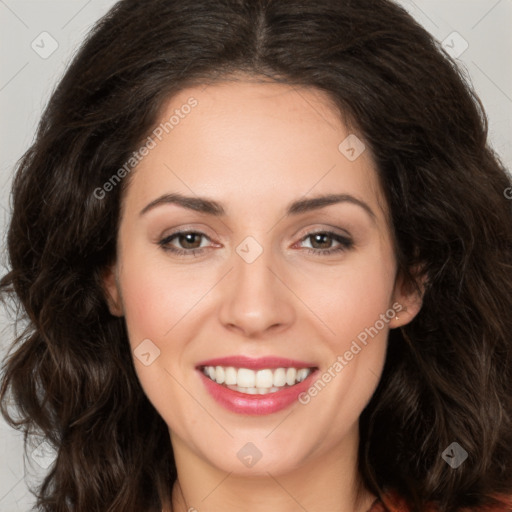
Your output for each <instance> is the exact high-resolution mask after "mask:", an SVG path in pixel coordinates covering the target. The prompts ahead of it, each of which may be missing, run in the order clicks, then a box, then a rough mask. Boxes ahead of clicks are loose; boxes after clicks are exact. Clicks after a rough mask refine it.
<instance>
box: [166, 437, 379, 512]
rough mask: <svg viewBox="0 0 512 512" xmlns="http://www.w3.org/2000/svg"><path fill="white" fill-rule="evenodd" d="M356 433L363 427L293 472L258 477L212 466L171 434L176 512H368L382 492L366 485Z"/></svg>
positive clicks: (261, 474) (269, 471)
mask: <svg viewBox="0 0 512 512" xmlns="http://www.w3.org/2000/svg"><path fill="white" fill-rule="evenodd" d="M354 436H355V440H357V439H358V434H357V429H356V430H355V431H354V432H353V433H352V439H348V438H346V439H345V440H344V444H343V446H341V445H340V446H338V447H335V448H333V449H331V450H328V451H327V452H326V453H322V454H319V455H318V456H316V457H314V458H308V460H307V462H304V463H303V464H302V465H301V466H299V467H294V468H293V469H292V470H290V471H287V472H282V473H273V472H272V469H271V468H268V470H265V471H260V473H259V474H258V475H255V476H252V475H240V474H237V473H234V472H227V471H222V470H220V469H219V468H216V467H214V466H212V465H211V464H209V463H208V462H206V461H204V460H203V459H200V458H198V457H197V455H196V454H195V453H193V452H191V451H189V450H188V449H187V447H186V445H185V444H183V443H182V442H181V440H179V439H178V438H176V437H175V436H172V435H171V437H172V440H173V448H174V453H175V457H176V466H177V469H178V479H177V481H176V482H175V484H174V487H173V492H172V512H196V511H197V512H214V511H218V510H222V511H223V512H235V511H236V512H239V511H240V510H244V511H247V512H267V511H268V510H269V509H270V510H275V511H276V512H297V511H302V510H307V511H308V512H325V510H330V511H333V512H334V511H336V512H367V511H368V510H369V509H370V508H371V505H372V503H373V502H374V501H375V499H376V496H375V495H373V494H372V493H371V492H369V491H368V490H367V489H366V488H365V487H364V486H363V485H362V482H361V479H360V475H359V473H358V469H357V443H354ZM349 437H350V436H349Z"/></svg>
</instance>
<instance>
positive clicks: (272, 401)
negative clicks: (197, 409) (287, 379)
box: [198, 370, 318, 416]
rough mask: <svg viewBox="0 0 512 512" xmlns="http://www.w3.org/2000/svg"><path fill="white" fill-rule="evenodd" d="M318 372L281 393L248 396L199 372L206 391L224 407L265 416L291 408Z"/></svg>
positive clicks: (313, 372)
mask: <svg viewBox="0 0 512 512" xmlns="http://www.w3.org/2000/svg"><path fill="white" fill-rule="evenodd" d="M317 371H318V370H313V371H312V372H311V373H310V374H309V375H308V376H307V378H306V379H304V380H303V381H302V382H299V383H298V384H295V385H294V386H291V387H289V388H283V389H282V390H281V391H275V392H274V393H267V394H266V395H247V394H245V393H240V392H239V391H233V390H232V389H229V388H227V387H225V386H223V385H221V384H217V383H216V382H214V381H213V380H212V379H209V378H208V377H206V375H205V374H204V373H203V372H202V370H198V372H199V375H200V376H201V378H202V380H203V383H204V385H205V386H206V389H207V390H208V392H209V393H210V395H211V396H212V397H213V398H214V399H215V400H216V401H217V402H218V403H219V404H220V405H222V406H223V407H225V408H226V409H228V410H229V411H232V412H236V413H238V414H252V415H256V416H259V415H263V414H272V413H274V412H278V411H281V410H283V409H286V408H287V407H289V406H290V405H291V404H293V402H295V401H296V400H297V399H298V396H299V395H300V394H301V393H302V392H304V391H306V390H307V389H308V388H309V387H310V385H311V382H312V380H313V378H314V376H315V375H316V373H317Z"/></svg>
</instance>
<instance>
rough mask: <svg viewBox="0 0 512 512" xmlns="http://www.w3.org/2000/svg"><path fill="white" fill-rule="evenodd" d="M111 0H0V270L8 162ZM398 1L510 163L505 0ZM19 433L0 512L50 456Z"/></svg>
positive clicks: (5, 330) (4, 330)
mask: <svg viewBox="0 0 512 512" xmlns="http://www.w3.org/2000/svg"><path fill="white" fill-rule="evenodd" d="M141 1H143V0H141ZM114 3H115V2H114V1H112V0H60V1H59V0H51V1H46V0H33V1H23V0H0V41H1V47H0V48H1V50H0V60H1V65H0V112H1V117H0V130H1V132H0V155H1V158H0V233H2V246H1V248H2V251H1V254H2V258H1V263H2V268H1V269H0V272H1V273H2V274H3V273H4V264H5V250H4V248H5V243H4V233H5V226H6V223H7V222H8V219H9V206H8V204H9V201H8V196H9V188H10V182H11V179H12V171H13V167H14V165H15V163H16V161H17V160H18V159H19V158H20V157H21V155H22V154H23V152H24V151H25V150H26V149H27V148H28V147H29V145H30V143H31V141H32V139H33V136H34V133H35V128H36V126H37V122H38V119H39V117H40V114H41V111H42V108H43V107H44V105H45V104H46V102H47V100H48V98H49V96H50V94H51V92H52V90H53V88H54V87H55V85H56V83H57V82H58V80H59V78H60V77H61V76H62V74H63V72H64V69H65V67H66V64H67V63H68V62H69V60H70V58H71V57H72V55H73V54H74V52H75V50H76V48H77V46H78V44H79V43H80V42H81V41H82V40H83V38H84V36H85V34H86V33H87V32H88V30H89V28H90V27H91V26H92V24H93V23H94V22H95V21H96V20H97V19H98V18H99V17H101V16H102V15H103V14H104V13H105V12H106V11H107V10H108V9H109V8H110V7H111V6H112V5H113V4H114ZM399 3H401V4H402V5H404V7H406V9H407V10H408V11H409V12H410V13H411V14H412V15H413V16H414V17H415V18H416V19H417V20H418V21H419V22H420V23H421V24H422V25H423V26H424V27H425V28H426V29H427V30H428V31H429V32H431V33H432V34H433V35H434V36H435V37H436V38H437V39H438V40H439V41H445V44H446V46H447V50H448V51H451V52H454V53H457V55H458V54H459V53H460V52H462V50H464V51H463V53H461V54H460V55H458V59H459V62H460V65H461V66H462V67H463V69H465V70H466V73H467V74H468V76H469V78H470V80H471V82H472V83H473V86H474V88H475V89H476V91H477V93H478V94H479V96H480V98H481V99H482V101H483V104H484V106H485V108H486V111H487V114H488V117H489V132H490V133H489V135H490V141H491V144H492V146H493V147H494V149H495V150H496V151H497V152H498V154H499V155H500V156H501V158H502V160H503V161H504V163H505V164H506V165H507V167H508V168H509V169H511V168H512V143H511V138H510V133H511V128H512V64H511V63H512V32H511V31H510V26H511V22H512V0H415V1H413V0H401V1H400V2H399ZM453 32H457V33H458V34H459V35H457V34H455V35H453ZM45 33H46V34H45ZM466 45H467V48H466ZM465 48H466V49H465ZM52 51H53V53H52ZM50 53H51V54H50ZM0 333H1V334H0V349H2V350H4V349H5V347H6V345H7V344H8V343H9V342H10V341H11V340H12V337H13V331H12V327H11V326H10V324H9V322H8V318H7V317H6V313H5V312H4V311H3V310H2V311H1V312H0ZM2 353H3V352H0V354H2ZM0 357H1V356H0ZM22 441H23V439H22V436H21V434H19V433H18V432H16V431H14V430H12V429H10V428H9V427H7V426H6V424H5V423H4V422H3V420H2V419H0V512H16V511H23V512H26V511H28V510H29V509H30V508H31V507H32V504H33V502H34V500H33V498H32V496H31V495H30V493H29V492H28V488H27V482H28V483H35V482H37V481H38V479H40V478H41V477H42V476H43V475H44V474H45V472H46V471H47V469H46V468H47V467H48V465H49V464H51V462H52V460H53V455H52V453H51V449H49V447H48V446H47V445H46V444H45V443H42V440H39V441H34V443H33V444H34V446H33V449H31V450H30V451H29V454H28V457H26V458H24V456H23V450H22Z"/></svg>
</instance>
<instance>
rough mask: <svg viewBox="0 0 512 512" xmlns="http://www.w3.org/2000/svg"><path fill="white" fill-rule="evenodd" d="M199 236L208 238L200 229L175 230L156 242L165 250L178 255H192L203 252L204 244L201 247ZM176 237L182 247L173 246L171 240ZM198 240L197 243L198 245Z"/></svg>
mask: <svg viewBox="0 0 512 512" xmlns="http://www.w3.org/2000/svg"><path fill="white" fill-rule="evenodd" d="M201 237H204V238H207V239H208V240H209V238H208V237H207V236H206V235H205V234H204V233H201V232H200V231H176V232H175V233H171V234H170V235H168V236H166V237H165V238H163V239H162V240H160V241H159V242H158V244H159V245H160V246H161V247H162V248H163V249H164V250H165V251H170V252H172V253H174V254H177V255H180V256H187V255H188V256H190V255H192V256H194V255H196V254H199V253H202V252H204V246H203V247H201ZM175 239H176V242H177V243H179V244H180V245H181V246H182V247H183V249H182V248H179V247H175V246H174V245H172V242H173V241H174V240H175ZM198 241H199V245H198Z"/></svg>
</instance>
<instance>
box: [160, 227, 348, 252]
mask: <svg viewBox="0 0 512 512" xmlns="http://www.w3.org/2000/svg"><path fill="white" fill-rule="evenodd" d="M190 234H193V235H200V236H203V237H205V238H207V239H208V240H209V237H208V236H207V235H205V234H204V233H201V232H200V231H176V232H175V233H171V234H170V235H168V236H166V237H165V238H163V239H162V240H160V241H159V242H158V245H160V246H161V247H162V249H164V250H165V251H170V252H172V253H174V254H176V255H177V256H196V255H199V254H201V253H202V252H203V251H204V249H205V248H204V247H203V248H199V249H179V248H176V247H172V246H170V245H169V244H170V243H171V241H172V240H173V239H174V238H176V237H178V236H180V235H190ZM314 235H327V236H329V237H330V238H332V239H333V240H335V241H336V242H338V243H339V244H340V246H339V247H337V248H335V249H325V250H322V249H311V248H309V247H306V250H307V252H308V253H310V254H315V255H319V256H329V255H331V254H334V253H340V252H343V251H346V250H349V249H351V248H352V247H353V245H354V242H353V241H352V240H351V239H350V238H347V237H344V236H342V235H339V234H337V233H334V232H333V231H314V232H312V233H308V234H307V235H306V236H305V237H303V238H302V239H301V240H300V241H301V242H302V241H304V240H307V239H308V238H310V237H312V236H314Z"/></svg>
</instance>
